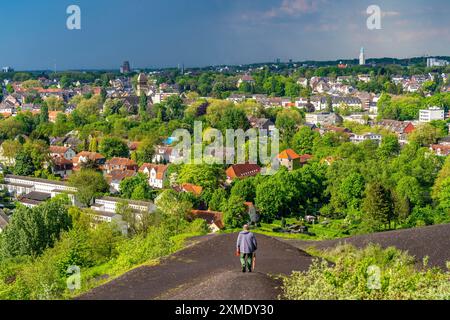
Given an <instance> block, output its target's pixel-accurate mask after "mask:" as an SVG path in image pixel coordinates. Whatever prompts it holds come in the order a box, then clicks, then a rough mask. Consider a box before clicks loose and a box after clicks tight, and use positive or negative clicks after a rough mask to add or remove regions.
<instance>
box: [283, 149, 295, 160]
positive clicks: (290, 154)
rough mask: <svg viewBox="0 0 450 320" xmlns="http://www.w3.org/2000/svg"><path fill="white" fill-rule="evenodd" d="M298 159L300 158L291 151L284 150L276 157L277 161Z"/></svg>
mask: <svg viewBox="0 0 450 320" xmlns="http://www.w3.org/2000/svg"><path fill="white" fill-rule="evenodd" d="M298 158H300V156H299V155H298V154H297V153H296V152H295V151H294V150H292V149H286V150H284V151H282V152H281V153H280V154H279V155H278V159H288V160H295V159H298Z"/></svg>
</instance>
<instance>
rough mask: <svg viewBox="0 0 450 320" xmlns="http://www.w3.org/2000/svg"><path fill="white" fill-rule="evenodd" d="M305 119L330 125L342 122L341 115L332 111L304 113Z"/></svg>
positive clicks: (316, 123) (309, 121)
mask: <svg viewBox="0 0 450 320" xmlns="http://www.w3.org/2000/svg"><path fill="white" fill-rule="evenodd" d="M305 120H306V122H308V123H313V124H315V125H320V126H332V125H337V124H342V122H343V119H342V117H341V116H340V115H338V114H336V113H333V112H331V113H330V112H320V113H306V115H305Z"/></svg>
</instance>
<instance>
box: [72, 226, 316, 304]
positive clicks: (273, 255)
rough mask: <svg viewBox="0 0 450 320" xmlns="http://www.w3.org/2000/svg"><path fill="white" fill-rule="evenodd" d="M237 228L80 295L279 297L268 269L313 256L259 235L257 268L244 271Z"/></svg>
mask: <svg viewBox="0 0 450 320" xmlns="http://www.w3.org/2000/svg"><path fill="white" fill-rule="evenodd" d="M236 237H237V234H223V235H215V236H207V237H203V238H199V239H197V241H198V243H196V244H194V245H192V246H190V247H188V248H187V249H185V250H182V251H180V252H177V253H175V254H174V255H172V256H170V257H168V258H166V259H163V260H162V261H161V264H159V265H157V266H144V267H140V268H137V269H134V270H132V271H130V272H128V273H126V274H124V275H123V276H121V277H119V278H117V279H115V280H112V281H111V282H109V283H107V284H105V285H103V286H100V287H98V288H95V289H93V290H92V291H90V292H88V293H87V294H85V295H83V296H81V297H80V299H108V300H114V299H143V300H147V299H199V300H200V299H246V300H252V299H258V300H272V299H276V298H277V297H278V293H279V290H278V286H279V282H278V281H277V280H276V279H273V278H272V277H271V276H269V275H278V274H290V273H291V272H292V271H293V270H307V269H308V267H309V265H310V263H311V259H312V257H311V256H309V255H308V254H306V253H305V252H304V251H302V250H299V249H297V248H295V247H293V246H291V245H289V244H287V243H284V242H282V241H279V240H277V239H274V238H271V237H267V236H264V235H259V234H258V235H256V237H257V240H258V247H259V249H258V251H257V253H256V270H255V271H256V272H255V273H252V274H249V273H245V274H243V273H242V272H240V263H239V259H238V258H236V257H235V256H234V250H235V243H236Z"/></svg>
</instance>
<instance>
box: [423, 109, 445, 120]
mask: <svg viewBox="0 0 450 320" xmlns="http://www.w3.org/2000/svg"><path fill="white" fill-rule="evenodd" d="M444 119H445V111H444V109H440V108H438V107H431V108H429V109H425V110H420V112H419V122H430V121H433V120H444Z"/></svg>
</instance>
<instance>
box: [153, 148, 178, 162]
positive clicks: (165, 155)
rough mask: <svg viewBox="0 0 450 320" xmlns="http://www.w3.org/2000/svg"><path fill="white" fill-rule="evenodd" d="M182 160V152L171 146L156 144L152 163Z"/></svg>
mask: <svg viewBox="0 0 450 320" xmlns="http://www.w3.org/2000/svg"><path fill="white" fill-rule="evenodd" d="M180 160H183V153H182V152H180V151H179V150H177V149H176V148H173V147H167V146H156V148H155V155H154V156H153V159H152V162H154V163H164V164H165V163H176V162H178V161H180Z"/></svg>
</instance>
